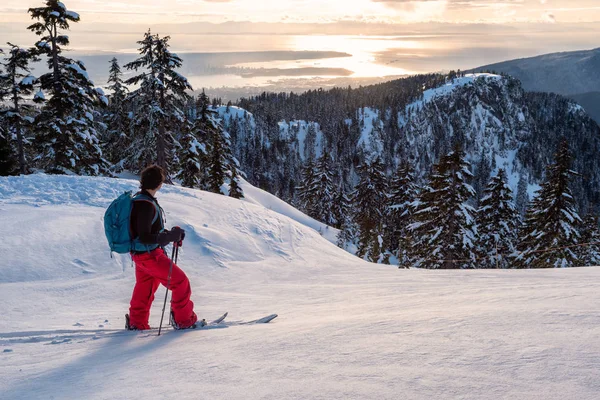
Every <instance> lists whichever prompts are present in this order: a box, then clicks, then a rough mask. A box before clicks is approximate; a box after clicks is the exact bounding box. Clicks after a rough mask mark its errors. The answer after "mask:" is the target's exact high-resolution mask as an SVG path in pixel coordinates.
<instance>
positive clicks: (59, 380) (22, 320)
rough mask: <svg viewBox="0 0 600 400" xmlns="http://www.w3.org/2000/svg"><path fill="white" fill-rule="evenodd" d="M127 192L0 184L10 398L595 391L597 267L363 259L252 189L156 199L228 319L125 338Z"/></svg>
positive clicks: (535, 395)
mask: <svg viewBox="0 0 600 400" xmlns="http://www.w3.org/2000/svg"><path fill="white" fill-rule="evenodd" d="M135 187H136V182H134V181H126V180H114V179H108V178H82V177H64V176H63V177H52V176H45V175H36V176H28V177H19V178H0V219H1V220H2V222H3V228H4V229H3V230H2V233H0V254H1V255H2V257H1V258H0V260H1V261H0V290H1V292H2V311H3V317H4V318H3V319H2V320H0V376H2V380H1V381H0V399H11V400H12V399H114V398H119V399H138V398H168V399H171V398H176V399H193V400H196V399H198V398H202V399H212V398H217V399H399V398H402V399H557V400H558V399H584V400H587V399H589V400H592V399H597V398H598V393H600V372H599V371H600V344H599V343H598V337H599V336H600V312H599V310H600V290H599V289H600V287H599V286H600V283H599V282H600V268H580V269H570V270H492V271H488V270H476V271H426V270H399V269H396V268H394V267H390V266H382V265H374V264H369V263H366V262H364V261H362V260H359V259H357V258H356V257H353V256H351V255H350V254H348V253H346V252H344V251H342V250H340V249H338V248H337V247H336V246H335V245H333V244H332V243H331V242H330V241H331V239H332V238H334V237H335V236H334V234H335V232H334V230H331V229H330V230H324V232H325V237H323V236H321V235H320V234H319V233H318V232H317V230H318V229H319V228H320V226H319V225H318V223H317V222H316V221H314V220H310V219H309V218H308V217H306V216H304V215H302V214H301V213H299V212H298V211H297V210H294V209H292V208H291V207H290V206H288V205H286V204H285V203H283V202H281V201H279V200H277V199H275V198H272V197H269V195H268V194H266V193H264V192H262V191H259V190H258V189H255V188H252V187H250V186H249V185H247V184H244V190H245V192H246V193H247V195H248V199H247V201H244V202H240V201H237V200H234V199H228V198H225V197H223V196H218V195H214V194H210V193H205V192H199V191H194V190H188V189H183V188H178V187H165V190H162V191H161V192H159V195H158V199H159V201H160V203H161V205H162V206H163V208H164V209H165V210H166V211H167V219H168V226H172V225H181V226H182V227H184V228H185V229H186V230H187V231H188V232H189V235H188V236H186V241H185V244H184V247H183V248H182V251H181V254H180V262H179V264H180V266H181V267H182V268H183V269H184V271H186V273H187V274H188V276H189V277H190V280H191V283H192V290H193V295H192V299H193V300H194V302H195V305H196V311H197V312H198V314H199V316H201V317H206V318H207V320H210V318H211V317H217V316H218V315H221V314H222V313H223V312H225V311H229V316H228V319H227V320H226V321H227V323H226V324H222V325H217V326H209V327H207V328H203V329H199V330H194V331H183V332H177V331H172V330H170V329H167V330H165V331H164V332H165V333H164V335H161V336H160V337H157V336H156V331H150V332H126V331H123V330H122V327H123V325H124V317H123V315H124V314H125V312H127V309H128V302H129V298H130V295H131V290H132V288H133V282H134V271H133V269H132V268H131V261H130V259H129V258H128V257H127V256H117V255H115V257H114V258H112V259H111V258H110V256H109V253H108V250H107V245H106V243H105V238H104V236H103V231H102V221H101V218H102V215H103V213H104V209H105V207H106V206H107V205H108V204H109V203H110V201H111V200H112V199H113V198H115V197H117V196H118V195H119V194H120V193H121V192H122V191H123V190H131V189H135ZM265 207H266V208H265ZM286 215H287V216H289V217H291V219H290V218H288V217H287V216H286ZM15 232H16V233H18V234H15ZM325 239H328V240H329V241H328V240H325ZM163 298H164V289H163V288H160V289H159V290H158V292H157V293H156V300H155V301H154V304H153V307H152V310H151V316H150V324H151V325H152V326H156V325H157V324H158V322H159V321H160V313H161V311H162V299H163ZM271 313H277V314H279V317H278V318H277V319H275V320H274V321H273V322H271V323H269V324H263V325H240V322H242V321H249V320H252V319H253V318H259V317H261V316H264V315H267V314H271Z"/></svg>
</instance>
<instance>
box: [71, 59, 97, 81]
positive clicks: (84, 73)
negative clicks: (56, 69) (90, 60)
mask: <svg viewBox="0 0 600 400" xmlns="http://www.w3.org/2000/svg"><path fill="white" fill-rule="evenodd" d="M67 67H68V68H71V69H72V70H73V71H75V72H77V73H78V74H79V75H81V76H83V77H84V78H85V79H86V80H88V81H90V76H89V75H88V73H87V71H85V70H84V69H83V68H81V67H80V66H79V65H78V64H77V63H71V64H68V65H67ZM90 82H91V81H90Z"/></svg>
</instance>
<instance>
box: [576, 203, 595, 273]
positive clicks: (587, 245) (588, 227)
mask: <svg viewBox="0 0 600 400" xmlns="http://www.w3.org/2000/svg"><path fill="white" fill-rule="evenodd" d="M580 241H581V245H582V246H581V247H579V248H578V257H579V265H582V266H592V265H593V266H598V265H600V227H599V226H598V216H597V215H594V214H593V213H589V214H588V215H587V216H586V217H585V218H584V219H583V224H582V226H581V239H580Z"/></svg>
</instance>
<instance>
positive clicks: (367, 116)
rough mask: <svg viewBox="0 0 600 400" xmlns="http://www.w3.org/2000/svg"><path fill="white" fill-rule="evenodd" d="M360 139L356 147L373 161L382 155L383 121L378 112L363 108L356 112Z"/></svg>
mask: <svg viewBox="0 0 600 400" xmlns="http://www.w3.org/2000/svg"><path fill="white" fill-rule="evenodd" d="M358 116H359V124H360V127H361V129H360V139H359V140H358V144H357V147H358V148H361V149H362V150H363V151H364V152H365V153H366V154H367V155H368V158H370V159H371V160H374V159H375V158H377V157H378V156H381V155H382V153H383V121H381V116H380V113H379V111H378V110H375V109H372V108H369V107H365V108H361V109H359V110H358Z"/></svg>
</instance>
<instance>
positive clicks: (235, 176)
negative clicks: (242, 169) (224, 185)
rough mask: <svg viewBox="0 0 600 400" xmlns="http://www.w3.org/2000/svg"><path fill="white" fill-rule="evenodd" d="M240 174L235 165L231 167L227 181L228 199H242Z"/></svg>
mask: <svg viewBox="0 0 600 400" xmlns="http://www.w3.org/2000/svg"><path fill="white" fill-rule="evenodd" d="M239 179H240V174H239V173H238V170H237V167H236V166H235V164H232V165H231V178H230V179H229V197H233V198H234V199H243V198H244V191H243V190H242V187H241V185H240V180H239Z"/></svg>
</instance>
